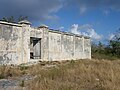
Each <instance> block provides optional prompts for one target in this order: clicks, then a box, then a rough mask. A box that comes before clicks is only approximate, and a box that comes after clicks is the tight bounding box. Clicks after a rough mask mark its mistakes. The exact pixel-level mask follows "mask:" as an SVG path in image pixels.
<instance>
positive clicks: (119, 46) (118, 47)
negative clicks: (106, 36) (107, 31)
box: [109, 29, 120, 57]
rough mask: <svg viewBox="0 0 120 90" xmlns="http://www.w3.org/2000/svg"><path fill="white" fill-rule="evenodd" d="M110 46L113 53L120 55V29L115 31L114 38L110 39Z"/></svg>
mask: <svg viewBox="0 0 120 90" xmlns="http://www.w3.org/2000/svg"><path fill="white" fill-rule="evenodd" d="M109 48H110V51H111V53H112V55H114V56H117V57H120V29H119V30H118V31H117V33H115V35H114V37H113V39H112V40H110V41H109Z"/></svg>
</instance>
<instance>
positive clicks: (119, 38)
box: [92, 30, 120, 59]
mask: <svg viewBox="0 0 120 90" xmlns="http://www.w3.org/2000/svg"><path fill="white" fill-rule="evenodd" d="M92 57H99V58H100V59H101V58H105V59H110V58H111V59H115V58H120V30H119V31H118V32H117V33H116V34H115V35H114V37H113V39H112V40H109V41H108V45H104V44H102V43H101V42H99V43H98V44H95V43H93V44H92Z"/></svg>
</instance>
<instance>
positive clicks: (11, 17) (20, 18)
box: [1, 15, 28, 23]
mask: <svg viewBox="0 0 120 90" xmlns="http://www.w3.org/2000/svg"><path fill="white" fill-rule="evenodd" d="M27 19H28V17H27V16H22V15H20V16H19V17H18V18H15V17H14V16H10V17H3V18H2V19H1V20H2V21H5V22H10V23H15V22H19V21H22V20H27Z"/></svg>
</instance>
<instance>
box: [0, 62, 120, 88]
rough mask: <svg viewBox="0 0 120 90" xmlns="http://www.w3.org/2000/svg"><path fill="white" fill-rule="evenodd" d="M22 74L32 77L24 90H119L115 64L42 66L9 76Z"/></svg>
mask: <svg viewBox="0 0 120 90" xmlns="http://www.w3.org/2000/svg"><path fill="white" fill-rule="evenodd" d="M46 65H48V66H49V65H56V66H55V67H46ZM5 71H6V70H5ZM8 71H9V70H8ZM0 72H2V70H1V68H0ZM11 72H12V71H11ZM23 72H24V73H23ZM4 73H5V72H4ZM6 73H7V72H6ZM23 74H29V75H32V76H36V78H35V79H34V80H32V81H30V82H28V83H27V84H25V86H26V89H27V90H120V61H119V60H116V61H108V60H77V61H73V60H72V61H65V62H42V64H41V63H39V64H37V65H32V66H30V67H28V68H25V69H24V67H22V69H21V67H19V68H16V69H14V70H13V72H12V76H20V75H23Z"/></svg>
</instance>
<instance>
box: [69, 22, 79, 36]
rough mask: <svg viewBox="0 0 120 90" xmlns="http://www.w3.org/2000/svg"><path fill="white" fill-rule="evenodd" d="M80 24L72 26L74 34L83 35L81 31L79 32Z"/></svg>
mask: <svg viewBox="0 0 120 90" xmlns="http://www.w3.org/2000/svg"><path fill="white" fill-rule="evenodd" d="M78 28H79V27H78V24H73V25H72V26H71V32H72V33H74V34H81V33H80V32H79V31H78Z"/></svg>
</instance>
